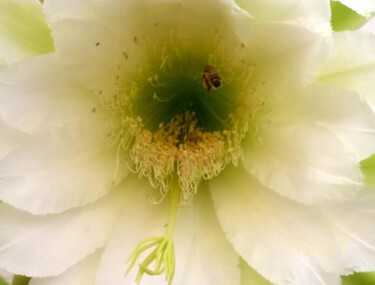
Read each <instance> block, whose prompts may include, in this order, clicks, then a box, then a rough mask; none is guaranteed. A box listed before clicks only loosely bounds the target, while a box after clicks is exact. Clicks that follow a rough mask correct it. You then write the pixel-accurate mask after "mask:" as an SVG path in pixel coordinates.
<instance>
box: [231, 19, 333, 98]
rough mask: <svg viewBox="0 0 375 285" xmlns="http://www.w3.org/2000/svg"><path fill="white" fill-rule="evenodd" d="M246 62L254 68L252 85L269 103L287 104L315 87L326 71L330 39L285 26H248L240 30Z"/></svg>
mask: <svg viewBox="0 0 375 285" xmlns="http://www.w3.org/2000/svg"><path fill="white" fill-rule="evenodd" d="M239 30H240V31H241V32H239V36H238V37H239V38H240V39H241V40H242V41H243V44H244V45H245V56H244V59H246V62H249V63H251V64H253V65H254V66H255V69H254V74H253V75H252V77H251V83H252V85H253V87H254V89H255V90H256V92H257V94H259V97H260V98H262V100H266V102H267V103H268V102H271V103H273V104H274V103H275V102H278V101H285V100H286V99H287V98H288V97H287V96H288V95H289V94H293V92H297V91H300V90H302V89H303V88H305V87H306V86H307V85H308V84H310V83H312V82H313V81H314V80H315V78H316V76H317V75H318V74H319V73H320V71H321V69H322V68H323V66H324V64H325V62H326V60H327V57H328V54H329V51H330V49H331V40H330V38H329V37H325V36H322V35H319V34H317V33H314V32H311V31H309V30H307V29H305V28H301V27H297V26H293V25H290V24H284V23H257V22H250V23H247V27H245V26H244V25H243V26H242V29H239Z"/></svg>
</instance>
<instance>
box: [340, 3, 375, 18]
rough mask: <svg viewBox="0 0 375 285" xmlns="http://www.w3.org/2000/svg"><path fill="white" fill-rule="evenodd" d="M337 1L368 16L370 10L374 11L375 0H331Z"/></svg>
mask: <svg viewBox="0 0 375 285" xmlns="http://www.w3.org/2000/svg"><path fill="white" fill-rule="evenodd" d="M333 1H339V2H341V3H342V4H344V5H346V6H348V7H349V8H351V9H353V10H354V11H356V12H357V13H358V14H361V15H362V16H366V17H370V15H371V12H374V11H375V2H374V1H373V0H333Z"/></svg>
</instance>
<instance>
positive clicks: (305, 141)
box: [244, 122, 363, 204]
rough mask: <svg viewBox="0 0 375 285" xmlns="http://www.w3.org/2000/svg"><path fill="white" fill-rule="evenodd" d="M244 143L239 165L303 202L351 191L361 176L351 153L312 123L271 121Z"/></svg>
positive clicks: (340, 197) (356, 189) (348, 195)
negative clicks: (255, 138)
mask: <svg viewBox="0 0 375 285" xmlns="http://www.w3.org/2000/svg"><path fill="white" fill-rule="evenodd" d="M259 132H260V134H259V137H260V139H261V140H262V141H261V143H260V144H254V145H253V146H248V147H247V148H246V149H244V151H245V160H244V166H245V168H246V169H247V171H248V172H249V173H251V174H252V175H254V176H255V177H256V178H258V179H259V181H260V182H261V183H262V184H263V185H265V186H266V187H269V188H270V189H273V190H275V191H276V192H278V193H280V194H282V195H284V196H286V197H288V198H290V199H294V200H297V201H300V202H303V203H307V204H314V203H322V202H328V201H332V200H343V199H348V198H351V197H354V196H355V195H356V194H357V193H358V192H359V191H360V188H361V184H362V182H363V176H362V173H361V171H360V167H359V162H358V159H357V157H356V155H355V153H354V152H353V151H352V150H351V149H350V148H349V147H348V146H347V145H346V144H345V143H344V142H342V141H341V140H340V139H338V138H337V137H336V136H335V134H334V133H332V131H330V130H329V129H327V128H326V127H324V126H319V125H316V124H313V123H290V122H288V123H278V124H276V123H272V124H271V125H269V126H268V127H266V128H264V129H263V130H260V131H259Z"/></svg>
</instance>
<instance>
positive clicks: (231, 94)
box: [97, 33, 261, 204]
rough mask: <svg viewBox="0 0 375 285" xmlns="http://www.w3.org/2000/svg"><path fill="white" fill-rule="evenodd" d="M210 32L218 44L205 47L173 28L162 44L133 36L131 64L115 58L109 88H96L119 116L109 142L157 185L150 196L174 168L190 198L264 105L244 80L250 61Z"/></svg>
mask: <svg viewBox="0 0 375 285" xmlns="http://www.w3.org/2000/svg"><path fill="white" fill-rule="evenodd" d="M215 39H216V41H217V43H216V44H215V48H211V49H208V50H207V51H203V52H202V51H197V50H196V51H195V50H194V48H189V45H188V43H187V41H186V40H182V39H178V40H177V39H176V36H175V35H174V34H173V33H171V36H170V42H169V43H168V44H166V45H156V44H152V45H151V44H150V43H148V42H147V40H143V41H142V40H141V39H139V38H138V37H135V38H134V40H133V42H134V45H136V47H137V48H139V49H142V51H143V56H142V57H141V58H139V59H137V60H136V63H134V62H133V63H129V64H128V65H131V66H132V68H131V69H130V71H131V72H129V68H128V70H127V71H126V72H123V71H122V69H121V68H120V65H119V68H118V72H117V74H116V75H115V76H114V78H113V80H114V84H115V86H116V89H115V92H114V93H115V94H114V95H109V96H108V94H104V93H103V92H98V94H97V96H99V97H100V101H101V102H102V103H103V104H104V105H105V107H106V108H107V109H110V110H111V111H115V112H113V113H114V114H115V115H114V118H115V119H114V120H117V121H119V122H120V123H115V124H114V125H115V126H114V128H113V130H112V132H111V134H110V135H109V143H110V145H117V146H118V147H119V149H118V153H119V156H121V157H125V158H126V160H127V161H128V164H129V166H130V168H131V169H132V170H133V171H134V172H135V173H137V174H139V176H141V177H146V178H147V179H148V180H149V182H150V184H151V185H152V186H153V187H154V188H157V189H159V190H160V196H159V197H154V198H152V202H154V203H159V202H161V201H162V200H163V199H164V197H165V196H166V195H167V193H168V191H169V187H168V181H169V180H170V179H172V178H173V177H174V176H176V178H177V181H178V184H179V186H180V188H181V193H182V195H181V203H182V204H187V203H189V201H190V200H191V199H192V198H193V196H194V194H195V193H196V192H197V189H198V185H199V183H200V181H201V180H202V179H210V178H212V177H214V176H216V175H218V174H219V173H220V172H221V171H222V170H223V169H224V168H225V166H226V165H227V164H229V163H231V164H234V165H237V164H238V162H239V160H240V159H241V156H242V150H241V141H242V139H243V137H244V135H245V134H246V132H247V131H248V130H249V127H250V128H251V121H252V120H253V119H254V118H255V116H254V115H255V114H256V113H257V111H258V109H259V108H260V106H261V104H260V102H259V99H258V98H257V96H256V94H255V92H254V90H253V89H252V88H250V83H249V82H250V78H251V75H252V73H253V70H254V66H252V65H251V64H250V63H247V62H245V61H244V60H241V59H239V58H237V57H234V56H232V54H229V53H226V52H225V51H224V48H223V45H222V44H221V41H222V40H223V39H222V38H220V37H219V36H216V37H215ZM238 48H239V49H240V48H241V45H239V47H238ZM123 59H124V62H123V64H126V63H127V62H128V61H129V62H130V60H131V54H130V53H128V52H127V51H124V52H123ZM121 153H123V154H124V155H121Z"/></svg>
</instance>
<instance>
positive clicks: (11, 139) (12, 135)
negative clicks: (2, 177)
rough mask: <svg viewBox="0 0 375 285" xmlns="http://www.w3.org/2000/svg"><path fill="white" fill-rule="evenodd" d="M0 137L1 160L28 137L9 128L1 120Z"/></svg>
mask: <svg viewBox="0 0 375 285" xmlns="http://www.w3.org/2000/svg"><path fill="white" fill-rule="evenodd" d="M0 136H1V141H0V160H1V159H2V158H3V157H4V156H6V155H7V154H8V153H9V152H10V151H11V150H12V149H14V148H15V147H16V146H17V145H19V144H20V143H21V142H22V141H23V140H24V139H25V138H26V137H27V136H26V134H24V133H22V132H19V131H17V130H15V129H12V128H11V127H9V126H7V125H6V124H5V123H4V122H3V121H2V120H1V119H0Z"/></svg>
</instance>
